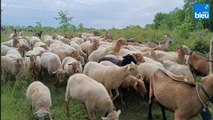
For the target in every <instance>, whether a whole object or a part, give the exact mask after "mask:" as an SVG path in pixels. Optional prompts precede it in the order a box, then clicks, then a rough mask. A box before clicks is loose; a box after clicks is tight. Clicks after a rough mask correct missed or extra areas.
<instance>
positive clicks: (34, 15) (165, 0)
mask: <svg viewBox="0 0 213 120" xmlns="http://www.w3.org/2000/svg"><path fill="white" fill-rule="evenodd" d="M183 4H184V3H183V0H2V1H1V7H2V8H1V9H2V10H3V12H2V13H1V15H2V23H3V25H19V26H22V25H24V26H28V25H32V26H34V25H35V22H37V21H38V22H41V23H42V25H43V26H53V27H58V26H59V23H58V22H57V21H56V20H55V19H53V17H55V16H57V12H58V11H59V10H68V11H69V15H70V16H72V17H74V19H73V20H72V24H74V25H78V24H79V23H83V25H84V26H85V27H93V28H101V29H102V28H105V29H108V28H112V27H115V28H124V27H126V26H128V25H140V26H142V27H144V26H145V25H146V24H149V23H152V21H153V18H154V15H155V14H156V13H157V12H167V13H168V12H169V11H172V10H173V9H174V8H176V7H178V8H182V6H183Z"/></svg>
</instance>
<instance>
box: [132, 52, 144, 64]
mask: <svg viewBox="0 0 213 120" xmlns="http://www.w3.org/2000/svg"><path fill="white" fill-rule="evenodd" d="M132 55H133V56H134V57H135V61H136V62H137V65H140V63H143V62H145V60H144V57H143V55H142V54H141V53H133V54H132Z"/></svg>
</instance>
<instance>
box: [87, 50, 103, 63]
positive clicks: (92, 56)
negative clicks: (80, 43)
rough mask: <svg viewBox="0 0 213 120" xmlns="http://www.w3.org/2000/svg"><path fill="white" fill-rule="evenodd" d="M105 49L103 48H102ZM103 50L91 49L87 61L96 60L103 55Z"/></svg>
mask: <svg viewBox="0 0 213 120" xmlns="http://www.w3.org/2000/svg"><path fill="white" fill-rule="evenodd" d="M104 49H105V48H104ZM104 56H105V54H104V51H103V49H97V50H95V51H93V52H92V53H91V54H90V55H89V56H88V61H96V62H97V61H98V60H99V59H100V58H102V57H104Z"/></svg>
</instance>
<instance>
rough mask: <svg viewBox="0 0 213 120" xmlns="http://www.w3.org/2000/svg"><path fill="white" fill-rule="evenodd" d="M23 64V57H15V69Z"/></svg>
mask: <svg viewBox="0 0 213 120" xmlns="http://www.w3.org/2000/svg"><path fill="white" fill-rule="evenodd" d="M23 64H24V60H23V58H18V59H16V69H18V70H19V69H20V68H21V67H22V66H23Z"/></svg>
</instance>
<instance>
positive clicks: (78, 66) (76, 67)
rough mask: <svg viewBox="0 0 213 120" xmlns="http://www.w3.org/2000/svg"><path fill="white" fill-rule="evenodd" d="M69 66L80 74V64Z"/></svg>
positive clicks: (75, 62)
mask: <svg viewBox="0 0 213 120" xmlns="http://www.w3.org/2000/svg"><path fill="white" fill-rule="evenodd" d="M68 65H69V66H72V69H73V71H74V73H79V72H80V65H81V64H80V62H78V61H74V62H73V63H70V64H68Z"/></svg>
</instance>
